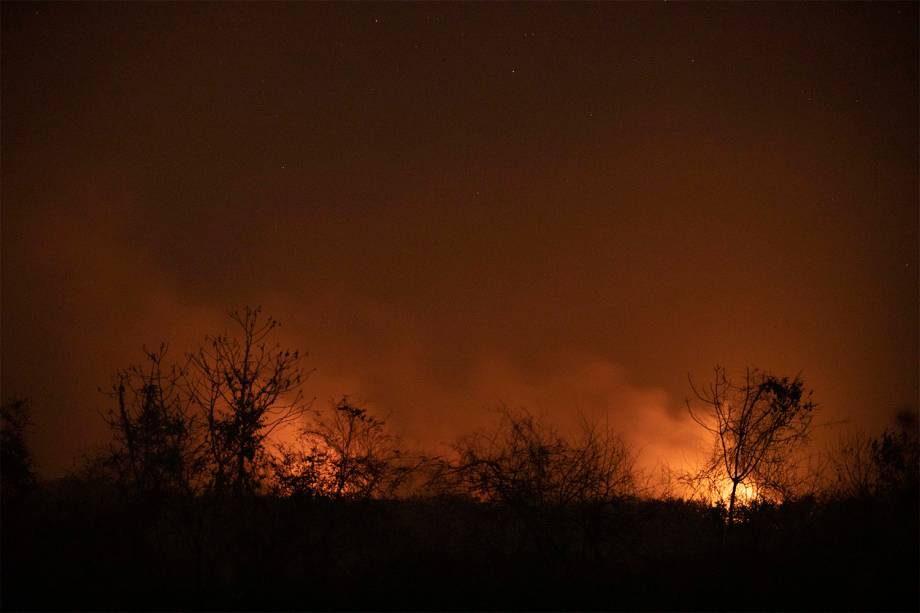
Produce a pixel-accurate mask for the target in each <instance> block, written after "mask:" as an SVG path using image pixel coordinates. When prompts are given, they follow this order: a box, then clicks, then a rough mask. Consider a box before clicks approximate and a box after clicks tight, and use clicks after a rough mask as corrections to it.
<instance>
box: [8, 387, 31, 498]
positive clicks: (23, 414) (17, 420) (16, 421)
mask: <svg viewBox="0 0 920 613" xmlns="http://www.w3.org/2000/svg"><path fill="white" fill-rule="evenodd" d="M30 412H31V405H30V404H29V401H28V400H26V399H24V398H12V399H10V400H9V401H7V402H4V403H3V404H2V406H0V497H2V499H3V501H4V502H5V503H10V502H18V501H19V500H21V499H22V498H23V497H24V496H25V495H27V494H28V493H30V492H32V491H33V490H34V489H35V485H36V477H35V468H34V466H33V462H32V453H31V451H30V449H29V445H28V442H27V440H26V436H27V433H28V430H29V429H30V428H31V427H32V419H31V415H30Z"/></svg>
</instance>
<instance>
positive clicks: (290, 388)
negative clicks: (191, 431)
mask: <svg viewBox="0 0 920 613" xmlns="http://www.w3.org/2000/svg"><path fill="white" fill-rule="evenodd" d="M261 313H262V311H261V308H259V307H256V308H250V307H246V308H245V310H244V311H243V312H242V313H241V312H238V311H234V312H232V313H231V314H230V318H231V319H232V320H233V321H234V322H235V323H236V324H237V326H239V332H240V336H239V337H229V336H224V335H219V336H214V337H205V340H206V342H207V346H206V347H201V348H200V349H199V350H198V351H197V352H195V353H193V354H190V355H189V361H190V371H191V372H190V373H189V377H188V378H187V381H188V392H189V395H190V399H191V401H192V403H193V404H194V405H195V406H197V407H198V408H199V409H200V410H201V412H202V414H203V415H204V418H205V421H206V425H207V446H208V449H209V453H210V459H211V462H212V465H213V466H212V475H213V476H212V484H211V485H212V487H213V488H214V489H215V490H216V491H218V492H223V491H233V492H235V494H236V495H237V496H238V497H239V496H242V495H243V494H245V493H248V492H253V491H255V490H256V488H257V487H258V485H259V483H260V480H261V475H260V474H259V470H258V469H259V465H260V462H261V460H262V459H263V454H264V451H265V450H264V442H265V439H266V437H267V436H268V435H269V434H271V432H272V431H274V430H275V429H276V428H278V427H279V426H281V425H282V424H285V423H289V422H292V421H294V420H296V419H298V418H299V417H300V416H301V415H302V414H303V412H304V411H305V410H306V408H307V407H308V406H309V405H308V403H305V402H304V396H303V391H302V389H301V384H302V383H303V381H304V380H305V378H306V375H305V373H304V371H303V370H302V368H301V366H300V363H299V362H300V355H299V353H298V352H297V351H292V350H289V349H282V348H281V347H280V346H279V345H278V344H269V340H268V339H269V337H270V335H271V333H272V332H273V331H274V330H275V329H276V328H277V327H278V326H279V325H280V324H279V323H278V321H276V320H274V319H272V318H271V317H267V318H264V319H263V318H262V316H261Z"/></svg>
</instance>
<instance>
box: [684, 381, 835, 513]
mask: <svg viewBox="0 0 920 613" xmlns="http://www.w3.org/2000/svg"><path fill="white" fill-rule="evenodd" d="M714 371H715V376H714V378H713V381H712V383H710V384H709V385H708V386H707V387H706V388H705V389H702V390H701V389H699V388H697V386H696V385H695V384H694V383H693V379H692V378H689V380H690V387H691V389H692V390H693V393H694V394H695V396H696V398H697V399H698V400H699V401H701V402H702V403H703V405H704V407H705V408H704V410H703V411H697V410H694V409H693V406H692V405H691V403H690V401H689V400H687V409H688V411H689V412H690V416H691V417H692V418H693V420H694V421H695V422H696V423H698V424H699V425H700V426H702V427H703V428H705V429H706V430H707V431H708V432H710V433H711V434H712V435H713V439H714V441H713V452H712V455H711V456H710V459H709V460H708V461H707V463H706V464H705V465H704V467H703V469H702V471H701V475H704V476H710V477H711V476H721V477H724V478H725V479H727V480H728V481H729V482H730V483H731V491H730V494H729V501H728V516H727V520H728V523H729V524H731V523H732V522H733V521H734V517H735V504H736V501H737V495H738V488H739V486H741V485H747V484H754V485H755V486H756V487H758V488H759V489H760V490H761V492H762V493H764V492H768V491H771V490H774V491H777V490H780V489H781V486H782V483H781V482H780V481H779V479H778V477H779V476H780V475H787V474H788V473H787V472H786V471H784V466H785V465H786V464H787V462H789V460H790V458H791V454H792V452H793V451H794V450H795V448H796V446H797V445H798V444H799V443H801V442H802V441H803V440H805V439H806V438H807V437H808V434H809V432H810V428H811V422H812V416H813V413H814V410H815V408H816V406H817V405H816V404H815V403H814V402H812V400H811V394H812V393H811V391H807V390H805V387H804V383H803V382H802V380H801V379H800V378H798V377H796V378H794V379H789V378H788V377H776V376H773V375H770V374H768V373H765V372H762V371H759V370H757V369H752V368H748V369H746V371H745V375H744V381H743V382H742V383H740V384H735V383H733V382H732V381H731V380H730V379H729V378H728V376H727V374H726V372H725V369H724V368H723V367H720V366H716V367H715V369H714Z"/></svg>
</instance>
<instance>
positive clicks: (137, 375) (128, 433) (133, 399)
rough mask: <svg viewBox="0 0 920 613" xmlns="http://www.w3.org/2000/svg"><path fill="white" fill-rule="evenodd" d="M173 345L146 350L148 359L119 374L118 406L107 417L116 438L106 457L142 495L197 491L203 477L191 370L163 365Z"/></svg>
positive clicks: (118, 474) (120, 477)
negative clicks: (188, 387)
mask: <svg viewBox="0 0 920 613" xmlns="http://www.w3.org/2000/svg"><path fill="white" fill-rule="evenodd" d="M167 351H168V347H167V345H166V344H162V345H160V347H159V348H158V349H157V350H155V351H149V350H147V349H146V348H145V349H144V354H145V357H146V363H145V364H143V365H133V366H130V367H128V368H127V369H126V370H122V371H118V372H117V373H116V374H115V382H114V384H113V385H112V391H111V393H110V396H112V397H114V398H115V400H116V404H117V407H116V408H113V409H111V410H110V411H109V412H108V414H107V415H105V420H106V422H107V423H108V424H109V427H110V428H111V430H112V434H113V440H112V442H111V444H110V445H109V448H108V451H107V453H106V454H105V458H104V461H105V462H106V463H107V464H108V467H109V469H111V470H113V471H114V476H115V478H116V480H117V481H118V482H119V484H120V485H121V486H122V487H125V488H126V489H128V490H130V492H131V493H132V495H134V496H139V497H142V498H151V497H159V496H161V495H163V494H167V493H193V491H194V488H195V487H196V486H197V485H198V484H199V482H200V477H201V473H200V471H201V469H202V463H201V460H202V458H201V453H200V452H201V441H200V437H199V436H198V432H197V429H196V426H197V423H196V420H195V416H193V415H192V414H191V410H190V405H191V402H190V399H189V397H188V395H187V394H185V393H184V384H185V379H186V374H187V373H186V371H185V369H184V368H182V367H180V366H177V365H175V364H172V365H169V366H167V365H166V364H165V363H164V360H165V358H166V354H167Z"/></svg>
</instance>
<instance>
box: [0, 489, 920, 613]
mask: <svg viewBox="0 0 920 613" xmlns="http://www.w3.org/2000/svg"><path fill="white" fill-rule="evenodd" d="M5 506H6V508H5V509H4V514H3V522H2V527H3V552H2V553H3V558H2V571H3V585H2V604H3V608H4V609H6V610H22V609H33V610H38V609H41V610H47V609H119V610H123V609H128V610H131V609H295V610H302V609H374V610H380V609H477V610H479V609H482V610H485V609H503V610H504V609H528V610H534V609H554V610H556V609H580V610H584V609H603V610H611V609H630V610H634V609H658V610H661V609H667V610H672V609H684V610H686V609H705V610H715V609H730V610H738V609H758V610H762V609H782V610H910V611H916V610H918V576H920V574H918V529H917V527H918V520H917V517H918V515H917V513H918V511H917V496H916V493H915V492H914V493H913V494H912V495H910V496H907V497H906V498H905V497H899V498H886V499H868V500H855V499H851V500H845V501H837V502H833V503H825V504H818V503H816V502H813V501H799V502H797V503H794V504H786V505H783V506H762V507H760V508H756V509H749V510H746V511H745V513H744V517H742V518H741V523H740V524H739V525H736V526H734V527H733V529H731V530H727V529H725V528H723V523H722V517H721V516H720V515H719V513H718V511H716V510H713V509H708V508H706V507H704V506H702V505H697V504H691V503H685V502H680V501H667V502H665V501H639V500H623V501H620V502H615V503H612V504H611V503H608V504H605V505H603V506H582V507H570V508H568V509H566V510H564V511H563V510H560V509H552V508H528V507H523V506H522V507H518V508H512V507H509V506H507V505H505V506H496V505H485V504H478V503H474V502H472V501H469V500H464V499H431V500H422V501H393V502H387V501H365V502H346V501H338V502H336V501H328V500H315V499H276V498H255V499H249V500H245V501H235V500H223V501H218V500H214V499H202V498H196V499H185V500H182V499H171V500H148V501H143V502H138V501H134V502H126V501H119V499H118V498H117V496H114V495H112V494H111V492H104V491H91V489H87V488H85V487H78V486H76V485H71V486H66V485H58V486H56V487H54V488H49V487H45V488H43V489H42V490H40V491H38V492H36V493H34V494H32V495H31V496H30V498H29V499H28V500H25V501H22V502H19V503H17V504H16V505H5Z"/></svg>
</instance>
